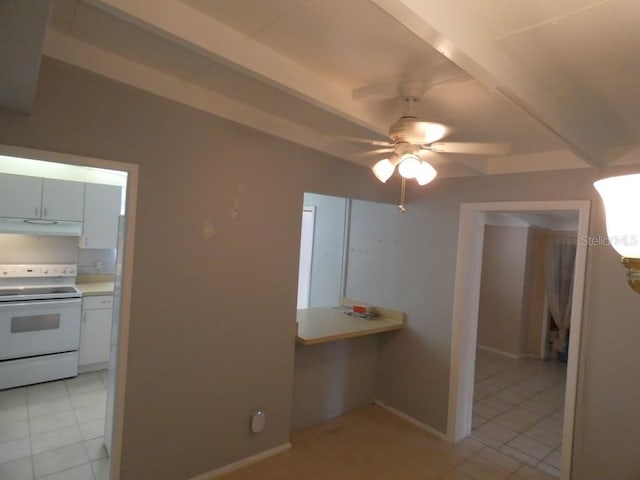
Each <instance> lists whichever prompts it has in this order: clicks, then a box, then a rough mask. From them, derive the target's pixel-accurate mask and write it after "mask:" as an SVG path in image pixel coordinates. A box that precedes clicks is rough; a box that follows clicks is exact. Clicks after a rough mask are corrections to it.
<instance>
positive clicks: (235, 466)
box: [191, 442, 291, 480]
mask: <svg viewBox="0 0 640 480" xmlns="http://www.w3.org/2000/svg"><path fill="white" fill-rule="evenodd" d="M290 448H291V444H290V443H289V442H287V443H284V444H282V445H279V446H277V447H275V448H270V449H269V450H265V451H264V452H260V453H256V454H255V455H252V456H250V457H247V458H243V459H242V460H239V461H237V462H234V463H230V464H229V465H225V466H224V467H220V468H216V469H215V470H211V471H210V472H207V473H203V474H201V475H198V476H197V477H193V478H192V479H191V480H211V479H213V478H218V477H220V476H222V475H225V474H227V473H231V472H235V471H236V470H239V469H241V468H243V467H246V466H248V465H251V464H253V463H256V462H259V461H260V460H264V459H266V458H269V457H273V456H274V455H277V454H279V453H282V452H286V451H287V450H289V449H290Z"/></svg>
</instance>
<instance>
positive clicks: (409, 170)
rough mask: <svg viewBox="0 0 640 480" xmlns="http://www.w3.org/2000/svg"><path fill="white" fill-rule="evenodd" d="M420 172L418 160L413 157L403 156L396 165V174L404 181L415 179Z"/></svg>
mask: <svg viewBox="0 0 640 480" xmlns="http://www.w3.org/2000/svg"><path fill="white" fill-rule="evenodd" d="M419 170H420V159H419V158H418V157H416V156H415V155H411V154H409V155H405V156H403V157H402V160H401V161H400V165H398V173H400V175H402V176H403V177H404V178H406V179H411V178H415V177H416V175H417V174H418V171H419Z"/></svg>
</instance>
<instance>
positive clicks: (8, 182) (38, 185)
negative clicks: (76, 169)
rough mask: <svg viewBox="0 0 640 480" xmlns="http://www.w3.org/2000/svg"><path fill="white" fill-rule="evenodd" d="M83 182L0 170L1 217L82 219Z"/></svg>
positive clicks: (78, 220)
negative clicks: (8, 172)
mask: <svg viewBox="0 0 640 480" xmlns="http://www.w3.org/2000/svg"><path fill="white" fill-rule="evenodd" d="M83 205H84V183H82V182H69V181H66V180H53V179H50V178H45V179H42V178H39V177H29V176H25V175H11V174H7V173H0V217H14V218H43V219H49V220H67V221H76V222H81V221H82V211H83Z"/></svg>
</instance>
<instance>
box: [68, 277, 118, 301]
mask: <svg viewBox="0 0 640 480" xmlns="http://www.w3.org/2000/svg"><path fill="white" fill-rule="evenodd" d="M76 287H77V288H78V290H80V291H81V292H82V296H83V297H87V296H91V295H113V275H87V276H78V279H77V280H76Z"/></svg>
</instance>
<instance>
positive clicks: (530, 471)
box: [516, 465, 555, 480]
mask: <svg viewBox="0 0 640 480" xmlns="http://www.w3.org/2000/svg"><path fill="white" fill-rule="evenodd" d="M516 474H517V475H518V476H519V477H520V478H522V479H523V480H555V477H552V476H550V475H548V474H546V473H544V472H541V471H540V470H538V469H536V468H533V467H530V466H528V465H525V466H523V467H522V468H521V469H520V470H518V471H517V472H516Z"/></svg>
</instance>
